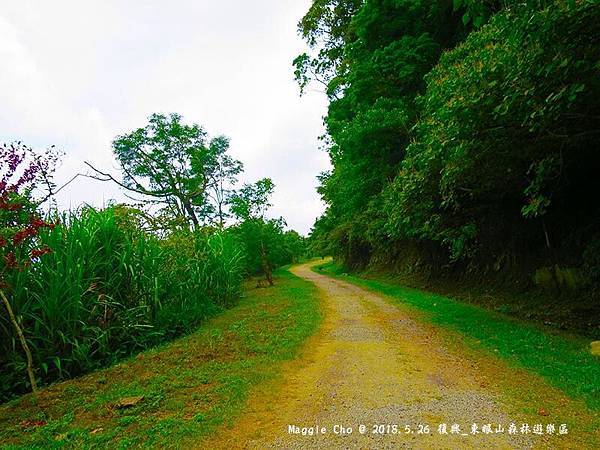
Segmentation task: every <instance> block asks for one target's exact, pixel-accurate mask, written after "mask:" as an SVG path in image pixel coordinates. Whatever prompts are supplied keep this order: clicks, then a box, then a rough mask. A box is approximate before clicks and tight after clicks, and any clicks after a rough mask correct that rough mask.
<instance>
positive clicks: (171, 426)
mask: <svg viewBox="0 0 600 450" xmlns="http://www.w3.org/2000/svg"><path fill="white" fill-rule="evenodd" d="M276 276H277V279H276V286H275V287H274V288H268V289H256V288H254V285H248V289H247V290H246V296H245V297H244V298H243V299H242V300H241V301H240V303H239V305H238V306H236V307H234V308H232V309H230V310H228V311H226V312H224V313H223V314H221V315H220V316H218V317H216V318H214V319H212V320H210V321H209V322H207V324H206V325H205V326H203V327H202V328H201V329H200V330H199V331H197V332H196V333H194V334H192V335H190V336H187V337H185V338H182V339H179V340H177V341H175V342H172V343H170V344H167V345H164V346H161V347H159V348H156V349H153V350H150V351H146V352H144V353H141V354H139V355H138V356H137V357H135V358H132V359H130V360H127V361H125V362H122V363H121V364H118V365H116V366H113V367H110V368H108V369H104V370H100V371H97V372H94V373H91V374H89V375H86V376H84V377H81V378H77V379H73V380H69V381H67V382H64V383H59V384H56V385H53V386H50V387H49V388H47V389H44V390H43V391H42V392H41V393H40V395H39V398H38V399H37V400H35V399H34V398H33V397H32V396H31V395H27V396H24V397H21V398H20V399H17V400H14V401H12V402H10V403H8V404H5V405H2V406H0V447H3V446H4V447H5V448H56V447H66V448H72V447H76V448H81V447H84V448H89V447H105V448H129V447H142V446H143V447H145V446H152V447H172V448H177V447H187V445H186V443H189V442H190V441H191V440H196V439H199V438H201V437H203V436H205V435H207V434H209V433H210V432H211V431H213V430H214V429H215V428H216V427H217V426H219V425H220V424H223V423H228V422H231V421H233V419H234V418H235V417H236V416H237V415H238V414H239V413H240V411H241V410H242V408H243V406H244V404H245V400H246V398H247V396H248V393H249V390H250V388H251V387H252V386H253V385H256V384H257V383H260V382H262V381H267V380H272V379H274V378H276V377H277V376H278V375H279V369H280V365H281V362H283V361H285V360H289V359H291V358H293V357H294V356H295V355H296V353H297V351H298V350H299V348H300V346H301V344H302V342H303V341H304V340H305V339H306V338H307V337H308V336H310V335H311V334H312V333H313V332H314V331H315V330H316V328H317V326H318V324H319V321H320V309H319V299H318V294H317V290H316V288H315V287H314V286H313V285H312V284H311V283H309V282H307V281H304V280H302V279H300V278H298V277H296V276H294V275H292V274H291V273H289V272H287V271H286V270H284V269H281V270H279V271H277V272H276ZM135 396H143V400H141V401H140V402H139V403H137V404H135V405H134V406H131V407H128V408H119V407H118V406H117V404H118V402H119V401H120V400H122V399H123V398H126V397H135Z"/></svg>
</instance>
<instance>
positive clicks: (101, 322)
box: [0, 208, 243, 401]
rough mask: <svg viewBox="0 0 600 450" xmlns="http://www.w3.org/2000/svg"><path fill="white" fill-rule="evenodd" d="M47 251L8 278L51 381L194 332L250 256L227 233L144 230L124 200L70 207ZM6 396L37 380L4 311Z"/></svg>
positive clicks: (1, 366)
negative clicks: (125, 210) (122, 205)
mask: <svg viewBox="0 0 600 450" xmlns="http://www.w3.org/2000/svg"><path fill="white" fill-rule="evenodd" d="M40 240H41V245H47V246H48V247H50V248H51V249H52V253H49V254H46V255H43V256H42V257H41V258H40V260H38V261H35V262H34V264H32V265H31V267H30V268H29V269H28V270H25V271H20V272H17V273H15V274H14V276H13V278H12V279H11V280H9V282H10V286H11V289H10V290H9V292H8V294H9V299H10V301H11V304H12V306H13V309H14V311H15V313H16V315H17V316H18V318H19V320H20V322H21V323H22V325H23V328H24V330H25V333H26V335H27V339H28V342H29V344H30V346H31V348H32V352H33V354H34V359H35V365H36V367H37V368H38V372H37V376H38V378H39V379H41V381H42V382H46V383H48V382H52V381H55V380H58V379H62V378H67V377H71V376H74V375H77V374H80V373H83V372H86V371H89V370H92V369H94V368H97V367H100V366H103V365H107V364H110V363H112V362H114V361H116V360H118V359H120V358H123V357H125V356H127V355H130V354H132V353H134V352H136V351H138V350H140V349H143V348H145V347H148V346H151V345H155V344H157V343H159V342H161V341H164V340H166V339H169V338H172V337H174V336H177V335H180V334H182V333H185V332H187V331H189V330H191V329H193V328H194V327H195V326H197V325H198V323H199V322H201V321H202V320H203V319H205V318H206V317H208V316H210V315H211V314H214V313H215V312H217V311H219V310H220V309H222V308H225V307H227V306H229V305H231V304H232V302H233V301H234V300H235V298H236V297H237V296H238V294H239V290H240V286H241V281H242V273H243V264H242V259H243V256H242V252H241V250H240V245H239V244H238V243H237V241H236V240H235V239H234V238H233V237H232V236H231V235H229V234H227V233H221V234H219V233H212V234H208V233H206V234H203V233H200V232H198V233H189V232H180V233H174V234H172V235H171V236H169V237H168V238H163V239H161V238H158V237H157V236H154V235H150V234H147V233H145V232H143V231H141V230H140V228H139V226H138V225H137V224H136V223H135V220H133V219H131V218H130V217H129V216H128V215H127V214H122V211H120V210H119V209H118V208H107V209H105V210H100V211H99V210H95V209H92V208H86V209H84V210H83V211H81V212H79V213H77V214H74V213H70V214H68V215H63V216H62V217H61V218H60V220H59V224H58V225H57V226H56V227H55V228H54V229H52V230H50V229H48V230H44V232H43V233H42V234H41V235H40ZM0 352H1V353H0V401H1V400H5V399H7V398H10V397H11V396H14V395H15V394H17V393H20V392H24V391H26V390H27V389H28V386H27V384H26V379H25V377H24V376H23V374H24V373H25V372H24V370H25V359H24V356H23V355H22V354H21V352H20V347H19V346H18V345H17V342H16V337H15V335H14V332H13V330H12V328H11V327H10V324H9V323H8V321H7V320H6V317H5V314H0Z"/></svg>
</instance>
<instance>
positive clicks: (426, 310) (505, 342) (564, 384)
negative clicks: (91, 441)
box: [313, 261, 600, 411]
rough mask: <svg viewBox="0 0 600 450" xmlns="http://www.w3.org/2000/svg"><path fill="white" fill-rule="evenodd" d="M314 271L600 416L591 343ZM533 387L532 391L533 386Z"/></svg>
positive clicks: (333, 268)
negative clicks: (375, 297) (370, 294)
mask: <svg viewBox="0 0 600 450" xmlns="http://www.w3.org/2000/svg"><path fill="white" fill-rule="evenodd" d="M313 270H315V271H317V272H320V273H326V274H328V275H331V276H334V277H336V278H340V279H343V280H345V281H348V282H351V283H354V284H356V285H358V286H361V287H364V288H366V289H369V290H371V291H374V292H377V293H381V294H385V295H386V296H387V297H388V298H389V299H391V301H392V302H396V303H398V304H400V305H403V306H408V307H409V308H412V309H414V310H416V311H418V312H420V313H422V315H419V318H422V319H423V320H425V321H428V322H430V323H433V324H435V325H440V328H441V329H449V330H450V331H451V332H452V331H453V332H457V333H459V334H460V335H462V336H464V337H466V339H465V340H464V341H462V343H463V344H466V345H467V346H468V347H471V348H475V349H483V350H485V351H486V352H487V353H489V354H492V355H494V357H500V358H503V359H505V360H507V361H508V362H509V363H510V364H512V365H514V366H517V367H522V368H525V369H527V370H529V371H531V372H533V373H536V374H538V375H541V376H542V377H544V378H545V379H546V380H548V381H549V382H550V384H552V385H553V386H555V387H557V388H559V389H561V390H563V391H564V392H566V393H567V394H568V395H569V396H571V397H572V398H575V399H581V400H583V401H585V402H586V403H587V405H588V406H589V407H590V408H591V409H593V410H595V411H600V385H598V380H599V379H600V365H599V364H598V358H597V357H596V356H593V355H591V354H590V352H589V341H588V340H586V339H582V338H580V337H577V336H574V335H569V334H566V333H560V332H557V331H556V330H552V329H551V328H549V327H541V326H535V325H532V324H530V323H525V322H523V321H519V320H516V319H513V318H510V317H507V316H505V315H503V314H500V313H497V312H494V311H489V310H487V309H484V308H482V307H479V306H476V305H469V304H466V303H464V302H461V301H457V300H454V299H451V298H448V297H444V296H441V295H436V294H432V293H429V292H425V291H422V290H417V289H411V288H407V287H404V286H400V285H398V284H396V283H394V282H393V280H390V279H389V278H388V279H379V278H372V277H370V276H368V275H367V276H364V277H363V276H361V275H357V276H355V275H348V274H347V273H346V272H345V269H344V268H343V267H341V266H340V265H337V264H335V263H334V262H332V261H329V262H326V263H324V264H321V265H318V266H315V267H314V268H313ZM532 388H534V387H532Z"/></svg>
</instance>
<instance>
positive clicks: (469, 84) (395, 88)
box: [294, 0, 600, 328]
mask: <svg viewBox="0 0 600 450" xmlns="http://www.w3.org/2000/svg"><path fill="white" fill-rule="evenodd" d="M299 31H300V33H301V34H302V36H303V37H304V38H305V39H306V41H307V43H308V44H309V47H310V51H309V52H308V53H306V54H303V55H300V56H298V57H297V58H296V60H295V61H294V64H295V67H296V72H295V74H296V79H297V81H298V82H299V84H300V87H301V89H305V88H306V87H307V86H308V85H309V84H310V83H316V84H321V85H323V86H324V88H325V91H326V94H327V96H328V98H329V110H328V113H327V115H326V117H325V119H324V121H325V126H326V134H325V135H324V136H323V138H322V140H323V141H322V142H323V147H324V148H325V150H326V151H327V152H328V153H329V156H330V159H331V163H332V165H333V169H332V170H331V171H330V172H326V173H323V174H321V175H320V177H319V179H320V187H319V193H320V194H321V196H322V198H323V199H324V201H325V202H326V204H327V210H326V212H325V213H324V214H323V215H322V216H321V217H320V218H319V219H318V220H317V221H316V223H315V225H314V228H313V231H312V234H311V238H310V240H311V244H310V245H311V247H312V248H313V249H314V251H315V252H317V253H321V254H333V255H335V257H336V258H338V259H339V260H340V261H341V262H343V263H344V265H345V266H346V267H348V268H350V269H362V268H365V267H377V266H386V267H392V268H393V269H394V270H395V271H397V272H401V273H413V274H419V275H420V276H421V277H425V278H426V279H430V280H432V279H433V280H436V279H437V280H440V279H443V278H453V279H463V280H471V281H475V282H479V283H489V282H491V281H493V282H494V283H496V285H498V286H512V287H515V286H518V287H519V289H521V290H523V289H524V290H528V289H538V288H541V289H544V290H545V292H547V294H548V295H549V296H550V297H553V298H561V299H563V300H564V301H567V302H568V301H569V299H579V306H578V308H579V310H578V312H577V313H578V314H579V315H580V316H581V317H583V320H585V321H586V326H588V327H590V328H596V327H597V326H598V324H599V323H600V320H599V318H600V308H598V304H600V301H599V300H600V259H599V258H600V204H599V203H598V201H597V199H596V196H597V194H598V192H600V177H598V171H599V169H600V156H599V154H598V148H599V145H598V144H599V143H600V102H599V101H598V98H599V96H600V76H599V75H600V62H599V61H600V45H599V44H600V5H599V3H598V2H597V1H595V0H578V1H575V0H573V1H571V0H548V1H545V0H506V1H496V0H486V1H472V0H454V1H450V0H448V1H437V2H429V1H422V0H364V1H362V0H315V1H313V3H312V6H311V7H310V9H309V11H308V12H307V13H306V15H305V16H304V18H303V19H302V20H301V22H300V23H299ZM536 286H537V287H536ZM582 298H583V299H584V300H585V301H584V302H581V299H582ZM561 301H562V300H561ZM581 303H584V305H583V306H581Z"/></svg>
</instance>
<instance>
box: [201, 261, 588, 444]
mask: <svg viewBox="0 0 600 450" xmlns="http://www.w3.org/2000/svg"><path fill="white" fill-rule="evenodd" d="M292 272H293V273H294V274H296V275H297V276H299V277H302V278H304V279H306V280H309V281H311V282H312V283H314V284H315V285H317V286H318V288H319V289H320V290H321V291H322V294H323V309H324V323H323V325H322V327H321V330H320V332H319V333H318V334H317V335H316V336H314V337H313V338H311V339H310V340H309V342H308V343H307V346H306V348H305V350H304V352H303V354H302V355H301V357H300V358H298V359H297V360H295V361H293V362H292V363H289V364H287V366H286V367H285V371H284V377H283V380H281V381H280V382H278V383H276V384H275V385H272V386H268V387H266V388H263V389H262V390H260V391H256V392H254V393H253V395H252V397H251V399H250V401H249V405H248V407H247V409H246V411H245V412H244V414H243V415H242V417H241V419H240V420H239V421H238V422H237V423H235V424H234V425H233V426H232V427H231V428H223V429H222V430H221V431H220V432H219V433H218V434H217V436H216V438H214V439H213V440H211V441H209V442H204V443H203V445H202V446H203V447H204V448H229V449H232V448H257V449H263V448H399V447H401V448H402V447H406V448H448V449H456V448H530V447H535V448H563V447H564V448H579V446H578V445H577V440H576V438H575V436H574V435H573V434H571V435H565V436H559V435H558V434H559V425H560V424H559V423H555V426H556V433H555V434H554V435H548V434H546V425H547V424H548V423H553V422H554V421H555V420H556V419H557V418H558V417H559V416H560V417H561V418H562V417H564V415H563V416H561V415H560V414H561V411H560V409H561V408H563V409H566V410H568V411H571V410H577V406H576V405H575V406H574V405H573V404H572V402H571V400H569V399H568V398H565V397H564V395H563V394H562V393H560V392H558V391H555V390H553V389H552V388H550V387H548V386H545V385H544V382H543V381H541V380H540V379H538V378H536V377H534V376H533V375H531V376H530V375H529V374H526V373H524V372H522V371H519V370H517V369H511V368H509V367H507V366H506V365H505V364H504V363H503V362H501V361H499V360H496V359H495V358H493V357H489V358H486V357H481V358H477V359H476V360H475V359H473V358H472V357H471V358H469V357H467V356H465V355H464V354H462V352H461V351H460V346H461V344H460V343H459V344H457V345H453V344H452V342H449V341H448V336H445V337H444V336H441V335H440V333H441V332H440V333H438V331H437V330H436V329H434V328H433V327H432V326H430V325H427V324H426V323H425V322H423V321H421V320H419V317H418V313H415V312H412V311H409V310H405V309H403V308H398V307H397V306H394V305H391V304H390V303H388V302H387V301H386V300H385V299H384V298H382V297H381V296H379V295H376V294H373V293H371V292H368V291H366V290H364V289H361V288H359V287H357V286H354V285H352V284H350V283H347V282H344V281H340V280H336V279H332V278H329V277H327V276H324V275H321V274H317V273H314V272H313V271H312V270H311V268H310V266H309V265H302V266H297V267H295V268H293V269H292ZM507 386H508V387H510V389H509V390H507ZM532 389H542V390H545V391H544V392H546V395H544V396H542V397H535V398H536V399H537V401H538V402H539V404H530V405H529V407H528V408H529V411H531V412H532V413H531V415H529V416H527V417H525V416H524V415H523V414H524V413H523V408H524V402H526V401H531V400H530V399H529V400H528V399H525V397H527V395H526V394H525V393H527V392H530V391H531V390H532ZM543 408H548V409H549V410H551V411H552V413H550V414H548V413H546V412H545V410H544V409H543ZM568 411H567V412H568ZM562 413H565V411H562ZM536 415H539V416H537V417H536ZM513 422H514V423H515V425H516V427H517V432H516V433H515V434H510V433H509V427H510V424H511V423H513ZM538 422H539V423H541V424H543V426H544V429H543V431H544V434H543V435H538V434H535V433H534V425H535V424H537V423H538ZM523 423H528V424H529V426H530V430H529V433H521V431H522V430H521V427H522V424H523ZM443 424H446V431H447V434H444V433H441V432H440V431H442V430H440V425H441V426H442V427H443ZM454 424H457V425H458V426H459V427H460V431H459V432H457V429H456V427H454V429H452V425H454ZM473 424H477V430H476V431H477V433H472V426H473ZM488 424H491V431H492V432H491V433H487V432H486V431H489V429H487V430H486V429H484V428H483V427H484V426H485V425H488ZM361 425H363V426H364V428H362V427H361ZM498 425H500V426H502V427H503V429H504V430H503V431H500V430H497V428H498ZM290 426H291V427H290ZM295 427H298V428H295ZM350 428H351V429H352V430H350ZM303 429H304V430H303ZM311 430H312V431H311ZM303 431H304V432H305V435H303V434H302V432H303ZM323 431H325V432H324V433H323ZM296 432H299V433H296ZM310 433H312V435H311V434H310ZM573 439H575V440H573ZM581 445H583V444H581ZM582 448H583V447H582Z"/></svg>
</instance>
